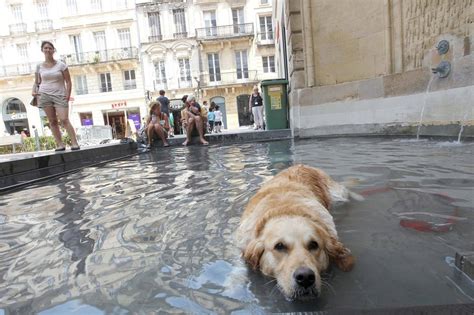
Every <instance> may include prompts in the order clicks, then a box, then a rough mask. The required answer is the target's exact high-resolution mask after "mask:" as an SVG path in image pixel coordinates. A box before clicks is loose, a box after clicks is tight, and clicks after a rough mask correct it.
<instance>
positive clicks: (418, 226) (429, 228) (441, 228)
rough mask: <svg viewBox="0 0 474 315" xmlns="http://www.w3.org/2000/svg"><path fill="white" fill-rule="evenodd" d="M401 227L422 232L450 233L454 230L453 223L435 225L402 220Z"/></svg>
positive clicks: (419, 221)
mask: <svg viewBox="0 0 474 315" xmlns="http://www.w3.org/2000/svg"><path fill="white" fill-rule="evenodd" d="M400 225H401V226H403V227H404V228H409V229H414V230H417V231H420V232H442V233H445V232H449V231H451V229H452V225H453V223H452V222H448V223H442V224H435V223H429V222H426V221H421V220H411V219H401V220H400Z"/></svg>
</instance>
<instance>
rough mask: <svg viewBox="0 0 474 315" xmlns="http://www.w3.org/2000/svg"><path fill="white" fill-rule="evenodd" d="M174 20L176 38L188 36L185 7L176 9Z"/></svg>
mask: <svg viewBox="0 0 474 315" xmlns="http://www.w3.org/2000/svg"><path fill="white" fill-rule="evenodd" d="M173 20H174V27H175V30H176V32H175V33H174V38H184V37H187V36H188V34H187V32H186V17H185V15H184V9H174V10H173Z"/></svg>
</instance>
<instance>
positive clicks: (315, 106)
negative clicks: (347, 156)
mask: <svg viewBox="0 0 474 315" xmlns="http://www.w3.org/2000/svg"><path fill="white" fill-rule="evenodd" d="M273 17H274V21H275V38H276V50H277V68H278V71H279V73H280V75H281V76H285V75H286V76H288V78H289V81H290V86H289V100H290V104H291V106H290V118H291V126H292V129H293V132H294V134H295V135H296V136H301V137H305V136H315V135H328V134H331V135H337V134H340V135H353V134H374V133H375V134H403V135H409V134H414V133H421V134H425V135H451V136H457V135H458V133H459V134H460V133H461V132H464V134H470V135H471V136H472V135H474V130H472V125H473V124H474V103H473V101H472V100H473V99H474V97H473V96H474V76H473V75H472V74H473V73H474V54H473V53H472V52H473V49H474V23H473V21H474V1H472V0H459V1H429V0H384V1H379V0H364V1H357V5H355V4H354V1H349V0H341V1H331V0H311V1H310V0H305V1H288V0H275V1H274V5H273ZM443 64H444V65H446V64H449V66H450V72H449V73H444V72H443V71H442V67H441V68H440V66H441V65H443ZM432 69H434V70H432ZM440 69H441V70H440ZM433 72H435V73H433ZM444 74H446V75H444Z"/></svg>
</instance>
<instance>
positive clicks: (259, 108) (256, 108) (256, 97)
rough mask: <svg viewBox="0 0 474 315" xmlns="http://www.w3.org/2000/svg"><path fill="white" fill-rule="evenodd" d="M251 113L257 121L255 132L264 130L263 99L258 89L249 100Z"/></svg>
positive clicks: (255, 89) (256, 88) (255, 88)
mask: <svg viewBox="0 0 474 315" xmlns="http://www.w3.org/2000/svg"><path fill="white" fill-rule="evenodd" d="M249 111H251V112H252V114H253V120H254V121H255V128H254V129H255V130H258V129H263V99H262V96H260V93H259V92H258V87H254V89H253V93H252V95H251V96H250V98H249Z"/></svg>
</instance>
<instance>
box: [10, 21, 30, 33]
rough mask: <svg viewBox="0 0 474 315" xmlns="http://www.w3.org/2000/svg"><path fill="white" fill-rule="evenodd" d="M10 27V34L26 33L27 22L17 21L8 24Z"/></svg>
mask: <svg viewBox="0 0 474 315" xmlns="http://www.w3.org/2000/svg"><path fill="white" fill-rule="evenodd" d="M8 27H9V28H10V34H11V35H16V34H25V33H26V23H16V24H10V25H8Z"/></svg>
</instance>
